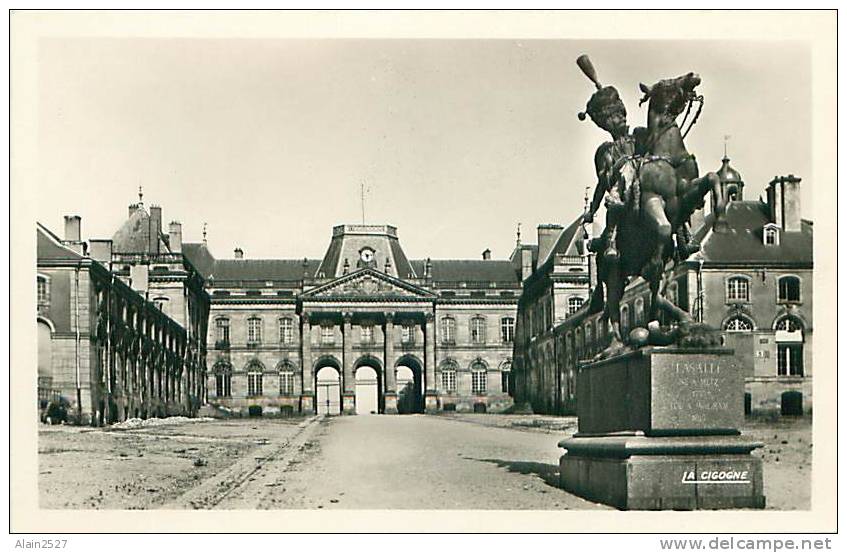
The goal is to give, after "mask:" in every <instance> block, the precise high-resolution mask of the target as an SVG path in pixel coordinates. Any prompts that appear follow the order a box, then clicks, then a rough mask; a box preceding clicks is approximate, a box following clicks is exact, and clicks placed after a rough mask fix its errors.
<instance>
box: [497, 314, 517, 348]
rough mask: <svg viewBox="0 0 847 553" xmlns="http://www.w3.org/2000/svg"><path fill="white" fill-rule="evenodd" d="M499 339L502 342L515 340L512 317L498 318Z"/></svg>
mask: <svg viewBox="0 0 847 553" xmlns="http://www.w3.org/2000/svg"><path fill="white" fill-rule="evenodd" d="M500 341H501V342H503V343H504V344H511V343H512V342H514V341H515V319H514V317H503V318H502V319H500Z"/></svg>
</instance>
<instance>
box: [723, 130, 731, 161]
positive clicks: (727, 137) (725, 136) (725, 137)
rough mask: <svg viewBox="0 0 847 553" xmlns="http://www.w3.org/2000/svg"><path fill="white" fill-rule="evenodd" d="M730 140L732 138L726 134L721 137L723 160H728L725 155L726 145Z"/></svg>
mask: <svg viewBox="0 0 847 553" xmlns="http://www.w3.org/2000/svg"><path fill="white" fill-rule="evenodd" d="M730 138H732V136H730V135H728V134H725V135H723V157H724V159H728V157H727V155H726V143H727V142H729V139H730Z"/></svg>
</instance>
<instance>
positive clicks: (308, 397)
mask: <svg viewBox="0 0 847 553" xmlns="http://www.w3.org/2000/svg"><path fill="white" fill-rule="evenodd" d="M300 318H301V320H302V321H303V327H302V330H301V332H300V346H301V347H302V350H301V351H302V353H301V355H300V357H301V358H300V365H301V369H302V371H301V374H302V375H303V383H302V384H303V389H302V391H301V393H300V412H301V413H303V414H312V413H314V412H315V393H314V389H313V387H312V386H313V383H314V379H315V377H314V375H313V374H312V323H311V322H310V321H309V314H308V313H303V314H302V315H300Z"/></svg>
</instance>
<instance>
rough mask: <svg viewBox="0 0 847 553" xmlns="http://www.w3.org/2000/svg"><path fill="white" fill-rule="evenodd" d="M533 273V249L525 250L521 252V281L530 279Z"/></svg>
mask: <svg viewBox="0 0 847 553" xmlns="http://www.w3.org/2000/svg"><path fill="white" fill-rule="evenodd" d="M533 271H534V269H533V267H532V249H530V248H523V249H522V250H521V281H524V280H526V279H528V278H529V276H530V275H531V274H532V272H533Z"/></svg>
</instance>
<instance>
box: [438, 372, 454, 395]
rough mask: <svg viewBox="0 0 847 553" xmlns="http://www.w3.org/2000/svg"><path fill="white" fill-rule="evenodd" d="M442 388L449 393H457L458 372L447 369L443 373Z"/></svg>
mask: <svg viewBox="0 0 847 553" xmlns="http://www.w3.org/2000/svg"><path fill="white" fill-rule="evenodd" d="M441 387H442V388H443V389H444V391H445V392H447V393H452V392H455V391H456V371H455V370H453V369H447V370H444V371H442V372H441Z"/></svg>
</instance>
